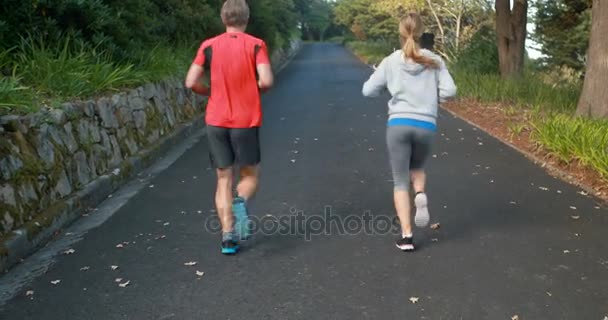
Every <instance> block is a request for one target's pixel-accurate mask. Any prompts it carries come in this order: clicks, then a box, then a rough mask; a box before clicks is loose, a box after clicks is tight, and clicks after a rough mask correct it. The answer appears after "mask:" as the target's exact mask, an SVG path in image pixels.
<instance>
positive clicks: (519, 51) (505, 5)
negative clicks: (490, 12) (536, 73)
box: [495, 0, 528, 77]
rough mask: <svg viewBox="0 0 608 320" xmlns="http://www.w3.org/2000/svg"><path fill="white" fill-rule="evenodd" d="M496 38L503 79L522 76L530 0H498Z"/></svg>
mask: <svg viewBox="0 0 608 320" xmlns="http://www.w3.org/2000/svg"><path fill="white" fill-rule="evenodd" d="M495 7H496V36H497V44H498V58H499V64H500V73H501V75H502V76H503V77H513V76H516V77H517V76H521V75H522V73H523V69H524V56H525V51H526V34H527V32H526V24H527V22H528V0H514V1H513V9H511V3H510V1H509V0H496V4H495Z"/></svg>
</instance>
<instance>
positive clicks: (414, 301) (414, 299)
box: [410, 297, 420, 304]
mask: <svg viewBox="0 0 608 320" xmlns="http://www.w3.org/2000/svg"><path fill="white" fill-rule="evenodd" d="M418 300H420V299H419V298H418V297H411V298H410V301H411V302H412V303H414V304H416V303H418Z"/></svg>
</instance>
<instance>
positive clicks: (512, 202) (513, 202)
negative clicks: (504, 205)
mask: <svg viewBox="0 0 608 320" xmlns="http://www.w3.org/2000/svg"><path fill="white" fill-rule="evenodd" d="M509 203H510V204H513V205H515V204H517V202H515V201H511V202H509Z"/></svg>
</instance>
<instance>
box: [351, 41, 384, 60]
mask: <svg viewBox="0 0 608 320" xmlns="http://www.w3.org/2000/svg"><path fill="white" fill-rule="evenodd" d="M347 46H348V47H349V48H350V49H351V50H352V51H353V52H355V53H356V54H357V55H358V56H359V57H361V58H362V59H363V60H365V61H366V62H367V63H369V64H379V63H380V62H382V60H383V59H384V58H385V57H386V56H387V55H388V54H389V53H391V52H392V51H393V50H394V49H395V47H392V46H391V45H390V43H387V42H385V41H381V40H378V41H351V42H348V43H347Z"/></svg>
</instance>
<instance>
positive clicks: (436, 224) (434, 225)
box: [431, 223, 441, 230]
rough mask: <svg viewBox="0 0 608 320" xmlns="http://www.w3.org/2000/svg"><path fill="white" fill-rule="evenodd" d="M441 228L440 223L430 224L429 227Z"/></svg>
mask: <svg viewBox="0 0 608 320" xmlns="http://www.w3.org/2000/svg"><path fill="white" fill-rule="evenodd" d="M440 228H441V224H440V223H433V224H432V225H431V229H433V230H439V229H440Z"/></svg>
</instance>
